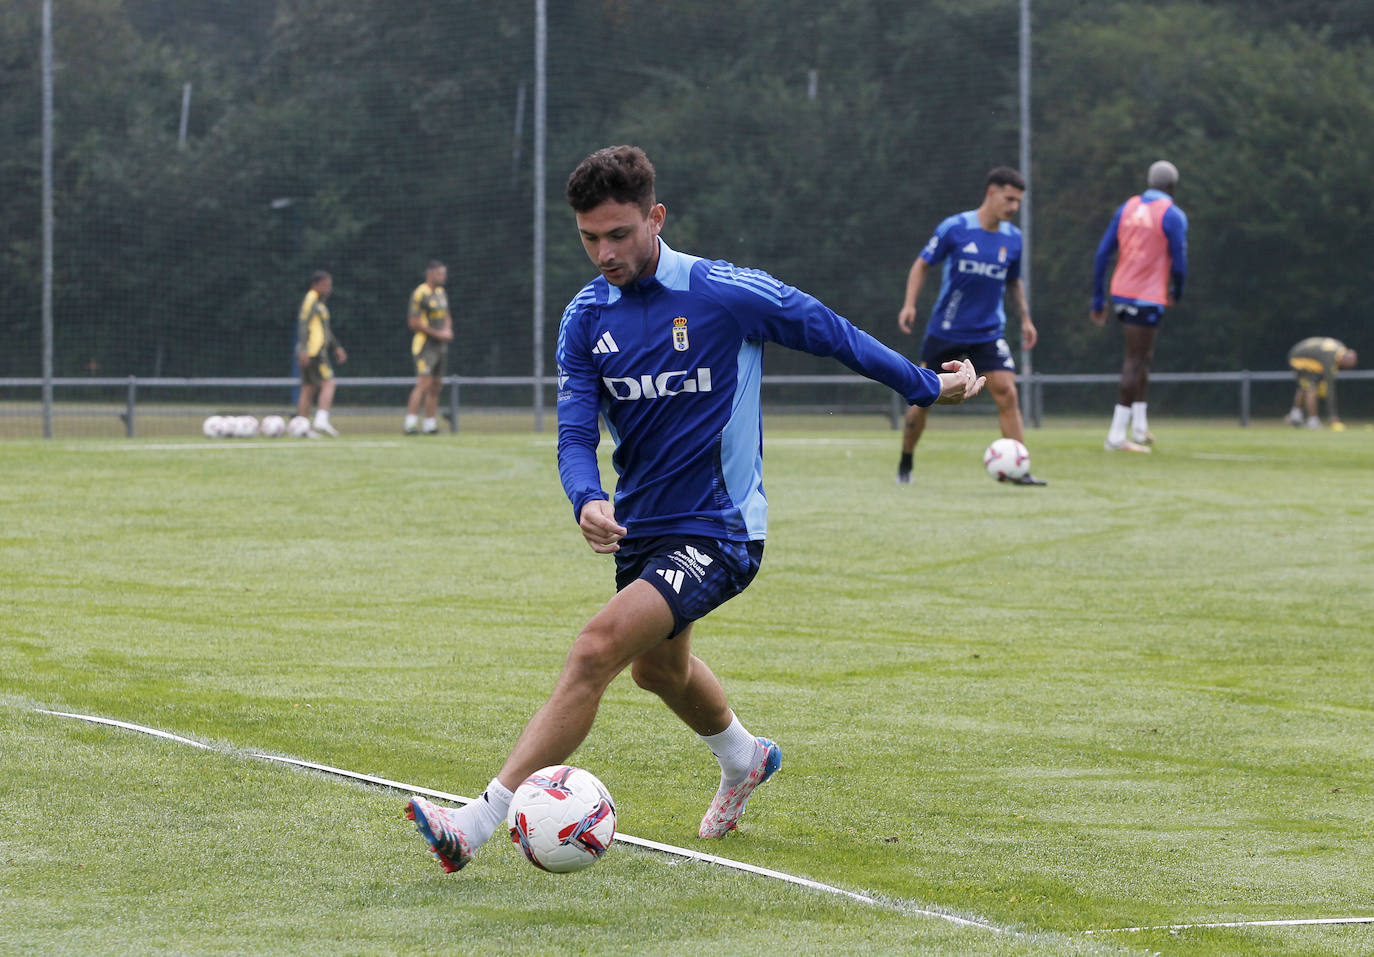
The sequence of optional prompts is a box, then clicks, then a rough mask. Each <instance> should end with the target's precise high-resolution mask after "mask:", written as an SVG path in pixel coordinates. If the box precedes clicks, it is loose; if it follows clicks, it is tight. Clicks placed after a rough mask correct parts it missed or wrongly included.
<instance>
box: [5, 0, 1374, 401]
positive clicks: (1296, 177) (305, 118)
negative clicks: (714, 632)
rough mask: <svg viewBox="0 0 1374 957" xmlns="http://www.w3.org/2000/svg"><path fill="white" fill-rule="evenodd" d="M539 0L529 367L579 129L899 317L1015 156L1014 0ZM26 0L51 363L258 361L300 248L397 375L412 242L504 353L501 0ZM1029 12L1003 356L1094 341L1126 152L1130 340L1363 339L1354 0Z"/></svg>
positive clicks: (520, 141) (301, 257) (355, 328)
mask: <svg viewBox="0 0 1374 957" xmlns="http://www.w3.org/2000/svg"><path fill="white" fill-rule="evenodd" d="M39 7H40V4H39V0H24V2H22V3H11V4H6V5H4V6H3V8H0V189H3V194H4V196H5V197H6V202H5V203H4V204H0V330H2V331H3V333H4V336H5V343H6V348H5V349H4V350H3V351H0V372H3V373H4V374H8V375H34V374H36V372H37V370H38V368H39V356H40V327H39V320H40V288H41V286H40V276H41V273H40V263H41V259H40V252H41V250H40V235H41V234H40V222H41V220H40V190H39V183H40V175H39V174H40V166H39V160H40V133H41V130H40V125H39V119H40V112H39V105H40V102H41V99H40V62H39V50H40V42H39V41H40V21H39ZM549 7H550V10H549V16H550V23H549V46H548V51H549V63H548V75H549V112H548V115H549V129H548V182H547V184H546V186H547V190H548V195H549V212H548V223H547V225H548V236H549V240H548V282H547V302H546V303H545V304H544V312H545V315H546V317H547V319H546V323H547V328H546V330H545V335H544V340H545V344H546V346H545V348H546V352H547V357H548V358H547V360H546V363H545V367H546V369H549V368H551V357H552V349H553V342H554V341H555V338H556V326H557V321H558V316H559V313H560V311H561V308H562V306H563V304H564V303H565V302H566V301H567V300H568V299H569V298H571V296H572V295H573V294H574V293H575V292H576V291H577V289H578V288H580V286H581V285H582V284H583V283H584V282H585V281H587V279H588V278H590V276H591V270H590V268H589V266H588V264H587V263H586V261H585V258H584V256H583V253H582V251H581V248H580V246H579V245H578V243H577V241H576V236H575V233H574V232H573V230H572V227H571V221H570V217H569V215H568V213H567V211H566V208H565V207H564V205H563V202H562V183H563V180H564V177H565V176H566V173H567V171H568V170H569V169H570V168H571V167H572V165H573V164H575V163H576V161H577V160H578V159H579V158H580V157H581V156H582V155H584V154H585V153H586V152H588V151H589V150H591V149H593V148H596V147H598V146H602V145H606V144H608V143H612V142H636V143H639V144H640V145H643V146H644V147H645V148H646V149H647V150H648V151H649V153H650V155H651V156H652V157H653V158H654V159H655V161H656V162H657V164H658V166H659V169H660V194H661V197H662V198H663V199H664V201H665V202H666V203H667V205H668V207H669V221H668V225H667V229H666V230H665V236H666V238H667V239H668V241H669V242H670V243H672V244H673V245H675V246H677V247H678V248H682V249H686V250H688V251H690V252H693V253H696V254H699V255H706V256H710V257H718V258H728V259H732V260H734V261H736V262H739V263H741V264H746V265H752V266H757V267H760V268H765V269H768V270H769V271H771V272H773V273H774V274H775V275H777V276H779V277H780V278H782V279H784V280H786V281H788V282H792V283H794V284H796V285H799V286H801V287H803V288H806V289H807V290H809V291H812V292H814V293H816V294H818V295H820V296H821V297H822V298H824V299H825V300H826V301H827V302H830V303H831V304H832V305H834V306H835V307H836V308H837V309H839V310H840V311H841V312H843V313H845V314H846V315H848V316H850V317H851V318H852V319H854V320H855V321H856V322H857V323H858V324H859V325H861V326H863V327H864V328H867V329H868V330H869V331H871V332H873V333H874V334H875V335H877V336H878V337H879V338H881V339H883V340H884V341H887V342H889V343H892V344H894V345H898V346H901V347H902V348H905V349H907V350H908V351H910V350H911V349H912V348H913V346H914V344H913V343H912V342H911V341H910V340H907V339H905V337H902V336H901V335H900V334H899V333H898V332H897V330H896V324H895V317H896V312H897V308H898V306H899V305H900V301H901V290H902V285H903V283H904V280H905V275H906V269H907V267H908V266H909V265H910V262H911V260H912V258H913V257H914V256H915V254H916V253H917V252H918V251H919V250H920V248H921V246H922V245H923V244H924V242H925V240H926V238H927V237H928V236H929V234H930V232H931V230H932V229H933V228H934V226H935V225H936V224H937V223H938V222H939V221H940V220H941V219H943V218H944V217H945V216H947V215H949V214H951V213H953V212H957V211H959V210H962V209H968V208H971V207H973V206H975V205H976V204H977V202H978V200H979V197H980V195H981V185H982V175H983V173H984V172H986V170H987V169H988V168H990V167H991V166H994V165H1001V164H1011V165H1015V164H1016V161H1017V131H1018V113H1017V69H1018V63H1017V30H1018V24H1019V18H1018V9H1017V4H1016V3H1015V2H1014V0H962V2H954V0H916V2H913V0H904V2H896V0H829V2H826V3H819V2H815V0H738V2H734V3H729V4H726V3H723V2H720V0H678V2H669V0H594V2H593V0H588V2H582V3H572V4H559V3H551V4H549ZM54 10H55V19H54V22H55V47H56V61H57V70H56V86H55V89H56V123H55V133H56V161H55V173H56V230H57V243H56V288H55V310H54V311H55V316H56V326H57V329H56V340H57V348H56V356H57V372H58V374H62V375H75V374H83V373H86V372H89V371H93V370H95V369H99V370H100V371H101V372H102V373H104V374H108V375H126V374H138V375H150V374H162V375H235V374H254V375H281V374H285V373H286V372H287V371H288V363H289V357H290V342H289V339H290V336H291V335H292V334H293V325H292V318H293V312H294V309H295V306H296V303H297V302H298V300H299V297H300V295H301V294H303V292H304V289H305V282H306V277H307V276H308V275H309V272H310V271H311V270H312V269H314V268H317V267H324V268H328V269H330V270H331V271H333V272H334V273H335V277H336V293H335V299H334V302H333V305H334V309H335V313H336V315H337V316H338V317H339V325H338V331H339V334H340V336H341V338H342V339H343V340H344V341H345V343H346V344H347V345H348V347H349V351H350V354H351V356H352V361H351V362H350V366H349V369H348V370H347V371H349V372H352V373H359V374H405V373H407V372H408V371H409V367H408V365H407V364H406V363H405V345H404V340H405V334H404V316H403V310H404V301H405V297H406V295H407V294H408V292H409V290H410V288H412V287H413V285H414V284H415V283H416V282H418V281H419V278H420V276H419V273H420V268H421V266H422V265H423V262H424V261H425V260H426V259H428V258H429V257H431V256H435V255H438V256H440V257H441V258H445V259H446V260H448V261H449V263H450V266H451V269H450V273H451V280H450V297H451V299H453V300H454V301H455V304H456V306H457V308H456V312H457V314H458V315H457V318H458V323H459V334H460V343H461V349H460V351H461V356H460V358H459V361H458V367H459V370H460V371H462V372H463V373H465V374H469V375H483V374H520V373H524V372H527V371H528V369H529V366H530V355H531V347H532V332H531V330H530V316H531V314H532V308H533V302H532V287H531V282H530V262H531V243H532V238H533V224H532V214H531V199H532V196H533V193H534V184H533V180H532V162H531V159H532V152H533V78H534V52H533V38H532V33H533V27H534V15H533V4H477V3H460V4H451V5H443V6H442V8H441V7H440V5H427V4H414V3H406V2H401V0H238V2H236V3H233V4H228V3H223V2H217V0H55V3H54ZM1033 36H1034V46H1033V55H1032V70H1033V80H1032V89H1033V130H1034V138H1033V151H1032V156H1033V161H1032V169H1031V170H1030V180H1031V191H1032V201H1033V211H1034V225H1033V236H1032V260H1031V281H1032V298H1033V308H1034V312H1035V315H1036V320H1037V324H1038V325H1039V326H1040V328H1041V344H1040V346H1039V347H1038V348H1037V350H1036V368H1037V369H1038V370H1040V371H1104V370H1109V369H1112V368H1114V367H1115V364H1116V361H1117V348H1118V345H1117V339H1116V338H1115V337H1114V336H1113V335H1112V334H1111V332H1110V331H1109V332H1106V333H1104V332H1102V331H1100V330H1097V329H1096V328H1095V327H1092V326H1090V325H1089V324H1088V322H1087V320H1086V314H1087V307H1088V299H1089V294H1090V283H1091V269H1092V258H1093V253H1094V250H1095V248H1096V245H1097V242H1098V239H1099V238H1100V236H1101V232H1102V230H1103V229H1104V228H1105V226H1106V223H1107V222H1108V220H1109V218H1110V216H1111V214H1112V211H1113V210H1114V209H1115V208H1116V206H1117V205H1118V204H1120V203H1121V202H1122V201H1124V200H1125V199H1126V198H1127V197H1128V196H1129V195H1131V194H1132V193H1134V192H1139V191H1140V189H1142V188H1143V186H1144V183H1143V178H1144V171H1145V169H1146V167H1147V166H1148V164H1149V163H1150V162H1151V161H1152V160H1154V159H1157V158H1161V157H1164V158H1168V159H1170V160H1172V161H1173V162H1174V163H1175V164H1176V165H1177V166H1178V167H1179V169H1180V170H1181V173H1182V179H1181V183H1180V187H1179V190H1178V193H1177V196H1176V198H1177V200H1178V202H1179V203H1180V205H1181V206H1182V207H1183V208H1184V209H1185V210H1186V211H1187V212H1188V215H1189V217H1190V219H1191V222H1192V230H1191V234H1190V272H1191V275H1190V280H1189V285H1188V290H1187V295H1186V296H1185V298H1184V301H1183V302H1182V303H1181V304H1180V305H1179V307H1178V308H1177V309H1175V310H1171V313H1170V317H1169V319H1168V320H1167V322H1168V326H1167V330H1166V332H1165V334H1164V335H1162V336H1161V337H1160V342H1159V354H1158V357H1157V360H1156V368H1169V369H1178V370H1190V369H1191V370H1203V369H1218V368H1254V369H1259V368H1276V367H1279V366H1280V365H1281V363H1282V358H1283V355H1284V353H1285V351H1286V349H1287V348H1288V346H1289V345H1290V344H1291V343H1292V342H1293V341H1295V340H1297V339H1298V338H1301V337H1303V336H1305V335H1310V334H1317V333H1321V334H1330V335H1336V336H1339V337H1341V338H1343V339H1345V340H1346V341H1347V342H1350V343H1351V344H1353V345H1356V346H1357V347H1358V346H1360V345H1362V344H1363V342H1362V336H1363V330H1364V327H1365V323H1364V317H1363V315H1362V305H1363V301H1364V296H1363V295H1362V286H1363V283H1362V280H1363V278H1364V275H1365V273H1366V272H1367V267H1366V254H1365V250H1364V247H1363V244H1362V243H1361V242H1360V241H1359V239H1360V236H1359V234H1360V233H1361V232H1362V230H1363V228H1364V224H1365V223H1366V222H1367V221H1368V220H1369V219H1370V216H1371V214H1374V185H1372V184H1371V182H1370V178H1369V177H1368V175H1367V170H1368V169H1369V167H1370V158H1371V155H1372V154H1374V57H1371V55H1370V54H1371V42H1372V38H1374V8H1371V5H1369V4H1368V3H1365V2H1354V0H1314V2H1297V0H1255V2H1241V0H1234V2H1216V3H1199V2H1170V3H1162V4H1148V5H1147V4H1139V3H1134V2H1126V0H1035V2H1034V3H1033ZM188 83H189V84H190V85H191V90H192V99H191V103H192V108H191V110H190V112H189V115H188V119H189V125H188V128H187V131H186V136H185V140H184V142H183V141H181V139H180V136H179V133H180V107H181V100H182V95H183V89H184V87H185V84H188ZM932 291H933V290H932ZM921 305H922V308H923V309H928V308H929V305H930V299H929V298H925V299H924V300H923V302H922V304H921ZM1012 327H1013V329H1014V328H1015V324H1014V323H1013V324H1012ZM1013 344H1015V343H1013ZM1369 349H1370V350H1371V354H1374V345H1371V346H1369ZM810 368H812V366H811V364H810V363H809V360H808V359H807V357H794V356H785V357H784V356H783V354H782V353H778V355H777V356H776V357H775V358H774V359H770V370H771V371H793V370H809V369H810ZM827 368H828V367H827Z"/></svg>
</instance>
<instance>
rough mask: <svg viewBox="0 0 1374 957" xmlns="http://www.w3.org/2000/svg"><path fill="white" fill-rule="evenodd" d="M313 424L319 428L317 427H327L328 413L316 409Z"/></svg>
mask: <svg viewBox="0 0 1374 957" xmlns="http://www.w3.org/2000/svg"><path fill="white" fill-rule="evenodd" d="M315 424H316V425H317V426H319V425H328V424H329V413H328V412H327V411H326V410H324V409H316V410H315Z"/></svg>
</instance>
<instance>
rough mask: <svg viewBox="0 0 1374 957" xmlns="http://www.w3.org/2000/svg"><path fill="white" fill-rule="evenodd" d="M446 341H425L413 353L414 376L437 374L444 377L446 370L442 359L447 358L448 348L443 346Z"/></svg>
mask: <svg viewBox="0 0 1374 957" xmlns="http://www.w3.org/2000/svg"><path fill="white" fill-rule="evenodd" d="M446 345H447V343H443V342H427V343H425V345H424V346H423V347H422V348H421V349H420V351H419V352H417V353H415V356H414V359H415V376H416V377H417V378H419V377H420V376H438V377H439V378H441V379H442V378H443V377H444V373H445V372H446V371H447V369H446V367H445V363H444V360H445V359H447V358H448V349H446V348H444V346H446Z"/></svg>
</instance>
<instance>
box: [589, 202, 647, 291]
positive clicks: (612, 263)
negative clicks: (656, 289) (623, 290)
mask: <svg viewBox="0 0 1374 957" xmlns="http://www.w3.org/2000/svg"><path fill="white" fill-rule="evenodd" d="M665 216H667V210H665V209H664V208H663V204H662V203H655V204H654V205H653V206H651V207H649V212H648V214H647V215H646V214H645V213H643V212H641V211H640V208H639V207H638V206H636V205H635V204H634V203H619V202H616V201H615V200H612V199H608V200H606V201H605V202H604V203H602V204H601V205H600V206H596V207H594V208H592V209H589V210H587V211H586V212H585V213H578V214H577V231H578V232H579V233H581V235H582V247H583V248H584V249H586V250H587V256H588V257H589V258H590V259H591V261H592V262H593V263H595V264H596V268H597V269H600V270H601V275H603V276H605V277H606V281H607V282H609V283H610V284H611V285H613V286H627V285H629V284H630V283H632V282H634V281H635V280H636V279H639V278H642V277H643V276H647V275H649V274H651V273H652V272H653V270H654V269H655V268H656V267H657V266H658V232H659V230H660V229H662V228H663V219H664V217H665Z"/></svg>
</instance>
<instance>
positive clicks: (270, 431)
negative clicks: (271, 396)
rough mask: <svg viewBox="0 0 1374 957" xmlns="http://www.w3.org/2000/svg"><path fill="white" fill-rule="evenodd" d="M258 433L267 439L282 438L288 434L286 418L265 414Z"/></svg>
mask: <svg viewBox="0 0 1374 957" xmlns="http://www.w3.org/2000/svg"><path fill="white" fill-rule="evenodd" d="M258 434H259V435H261V436H262V437H263V438H267V439H276V438H280V437H281V436H283V435H285V434H286V420H285V419H283V418H282V417H281V416H279V415H264V416H263V417H262V423H261V424H260V425H259V426H258Z"/></svg>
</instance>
